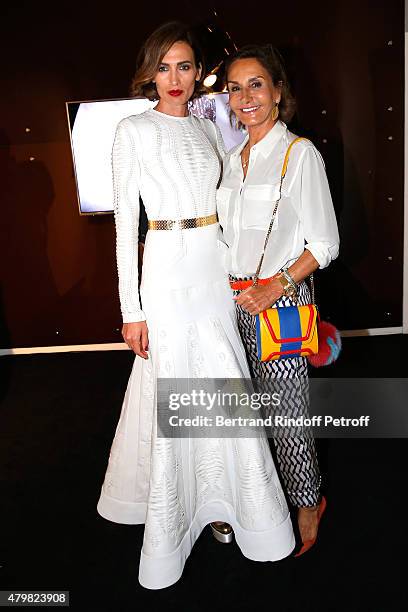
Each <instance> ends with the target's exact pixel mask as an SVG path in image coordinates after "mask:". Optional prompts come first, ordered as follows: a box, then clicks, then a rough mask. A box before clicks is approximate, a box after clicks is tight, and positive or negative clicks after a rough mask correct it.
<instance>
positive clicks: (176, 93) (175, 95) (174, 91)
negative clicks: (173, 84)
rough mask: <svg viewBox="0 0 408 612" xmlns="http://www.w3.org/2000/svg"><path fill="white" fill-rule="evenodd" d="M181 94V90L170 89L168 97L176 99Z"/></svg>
mask: <svg viewBox="0 0 408 612" xmlns="http://www.w3.org/2000/svg"><path fill="white" fill-rule="evenodd" d="M182 93H183V90H182V89H171V90H170V91H169V95H170V96H174V97H175V98H176V97H177V96H181V94H182Z"/></svg>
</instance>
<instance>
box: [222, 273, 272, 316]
mask: <svg viewBox="0 0 408 612" xmlns="http://www.w3.org/2000/svg"><path fill="white" fill-rule="evenodd" d="M282 295H283V287H282V284H281V283H280V282H279V281H278V280H276V279H273V280H271V282H270V283H268V284H267V285H257V286H256V287H249V288H248V289H245V290H244V291H241V293H240V294H239V295H237V296H236V297H234V298H233V299H234V300H235V301H236V302H237V304H240V305H241V306H242V308H244V309H245V310H247V311H248V312H249V314H251V315H257V314H259V313H260V312H262V311H263V310H266V308H269V307H270V306H272V304H274V303H275V302H276V300H278V299H279V298H280V297H281V296H282Z"/></svg>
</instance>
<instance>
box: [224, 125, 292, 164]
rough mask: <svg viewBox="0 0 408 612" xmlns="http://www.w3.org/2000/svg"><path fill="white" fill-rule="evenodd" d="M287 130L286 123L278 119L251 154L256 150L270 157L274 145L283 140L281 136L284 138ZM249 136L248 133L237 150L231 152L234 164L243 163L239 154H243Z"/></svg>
mask: <svg viewBox="0 0 408 612" xmlns="http://www.w3.org/2000/svg"><path fill="white" fill-rule="evenodd" d="M287 131H288V128H287V127H286V124H285V123H284V122H283V121H280V120H279V121H277V122H276V123H275V125H274V126H273V128H272V129H271V130H269V132H268V133H267V134H265V136H264V137H263V138H262V139H261V140H260V141H259V142H257V143H256V144H255V145H254V146H253V147H252V149H251V155H252V153H253V152H254V153H255V155H258V153H260V154H261V155H262V156H263V157H268V155H270V154H271V152H272V149H273V148H274V146H275V145H276V144H277V143H278V142H279V141H280V140H281V138H283V136H286V134H287ZM248 138H249V136H248V134H247V135H246V136H245V139H244V141H243V142H242V143H241V144H240V145H239V146H238V147H237V148H236V149H235V151H233V152H232V153H231V155H230V158H231V163H232V164H236V163H241V162H240V159H239V156H240V155H241V151H242V149H243V148H244V147H245V145H246V143H247V142H248Z"/></svg>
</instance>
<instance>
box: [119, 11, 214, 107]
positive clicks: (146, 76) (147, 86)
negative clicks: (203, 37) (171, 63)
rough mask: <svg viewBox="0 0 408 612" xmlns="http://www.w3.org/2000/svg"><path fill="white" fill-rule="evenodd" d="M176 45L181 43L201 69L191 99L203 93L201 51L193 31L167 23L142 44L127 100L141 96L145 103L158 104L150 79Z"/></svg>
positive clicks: (181, 25) (174, 23)
mask: <svg viewBox="0 0 408 612" xmlns="http://www.w3.org/2000/svg"><path fill="white" fill-rule="evenodd" d="M176 42H185V43H187V44H188V45H190V47H191V48H192V50H193V55H194V62H195V65H196V66H197V67H199V66H201V78H200V80H199V81H197V82H196V84H195V89H194V93H193V95H192V96H191V99H193V98H196V97H198V96H200V95H201V94H202V93H205V91H206V90H205V88H204V86H203V81H204V78H205V65H204V58H203V54H202V51H201V49H200V46H199V43H198V41H197V39H196V37H195V35H194V33H193V31H192V30H191V29H190V28H189V27H188V26H187V25H185V24H184V23H181V22H180V21H169V22H168V23H164V24H163V25H161V26H160V27H158V28H157V29H156V30H155V31H154V32H152V34H150V36H149V38H148V39H147V40H146V42H145V43H144V45H143V47H142V48H141V50H140V51H139V54H138V56H137V62H136V65H137V68H136V73H135V75H134V77H133V79H132V83H131V86H130V95H131V96H144V97H146V98H149V100H158V99H159V94H158V93H157V89H156V85H155V83H153V79H154V77H155V75H156V74H157V71H158V69H159V66H160V63H161V61H162V60H163V57H164V56H165V55H166V53H167V52H168V51H169V49H170V47H172V46H173V45H174V43H176Z"/></svg>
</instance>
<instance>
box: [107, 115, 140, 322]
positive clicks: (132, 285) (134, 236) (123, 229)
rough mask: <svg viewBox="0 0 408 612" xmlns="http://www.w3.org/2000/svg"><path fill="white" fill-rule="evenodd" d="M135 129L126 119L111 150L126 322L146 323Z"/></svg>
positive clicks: (120, 125)
mask: <svg viewBox="0 0 408 612" xmlns="http://www.w3.org/2000/svg"><path fill="white" fill-rule="evenodd" d="M136 137H137V135H136V134H135V133H134V130H133V126H132V125H131V123H130V121H129V120H128V119H123V120H122V121H121V122H120V123H119V124H118V127H117V130H116V135H115V141H114V144H113V150H112V170H113V189H114V216H115V226H116V262H117V268H118V277H119V298H120V306H121V311H122V319H123V322H124V323H132V322H138V321H145V320H146V317H145V315H144V313H143V311H142V309H141V305H140V299H139V272H138V231H139V186H138V185H139V179H140V166H139V162H138V159H137V149H136V143H135V138H136Z"/></svg>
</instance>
